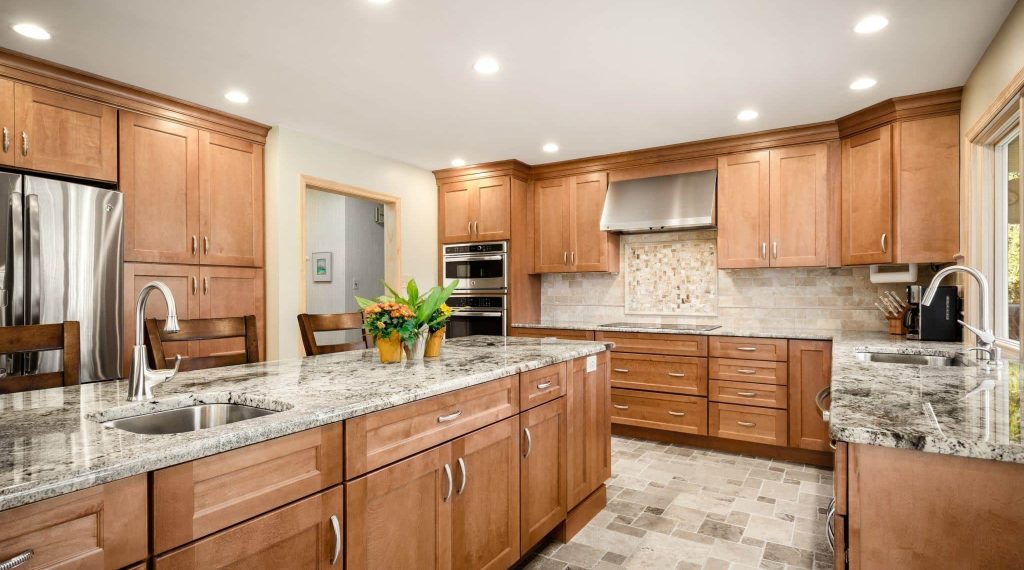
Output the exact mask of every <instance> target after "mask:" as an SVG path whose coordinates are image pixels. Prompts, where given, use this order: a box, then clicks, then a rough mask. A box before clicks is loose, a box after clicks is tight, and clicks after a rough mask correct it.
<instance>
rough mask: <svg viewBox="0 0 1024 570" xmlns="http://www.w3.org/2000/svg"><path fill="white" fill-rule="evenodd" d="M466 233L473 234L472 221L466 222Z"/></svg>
mask: <svg viewBox="0 0 1024 570" xmlns="http://www.w3.org/2000/svg"><path fill="white" fill-rule="evenodd" d="M466 233H467V234H469V235H473V222H466Z"/></svg>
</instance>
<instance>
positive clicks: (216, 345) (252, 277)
mask: <svg viewBox="0 0 1024 570" xmlns="http://www.w3.org/2000/svg"><path fill="white" fill-rule="evenodd" d="M199 275H200V279H199V281H200V287H199V288H200V293H201V295H200V303H199V316H200V318H203V319H216V318H221V317H243V316H245V315H256V323H257V329H258V330H259V339H260V358H261V359H262V358H263V355H264V354H266V346H267V340H266V319H265V318H264V302H265V297H264V282H263V281H264V278H263V270H262V269H252V268H248V267H201V268H200V270H199ZM244 351H245V339H244V338H230V339H217V340H203V341H199V347H198V354H197V355H198V356H211V355H215V354H224V353H231V352H244Z"/></svg>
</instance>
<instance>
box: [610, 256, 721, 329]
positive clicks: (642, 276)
mask: <svg viewBox="0 0 1024 570" xmlns="http://www.w3.org/2000/svg"><path fill="white" fill-rule="evenodd" d="M623 249H624V250H625V252H624V257H625V261H624V263H623V265H624V266H625V273H626V294H625V295H626V296H625V299H626V307H625V312H626V314H631V315H679V316H689V315H694V316H714V315H715V314H717V313H718V274H717V273H718V272H717V271H715V241H714V240H709V239H677V240H672V241H665V242H660V243H644V242H640V243H634V242H631V241H627V243H626V244H625V245H624V246H623Z"/></svg>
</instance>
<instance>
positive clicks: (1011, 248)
mask: <svg viewBox="0 0 1024 570" xmlns="http://www.w3.org/2000/svg"><path fill="white" fill-rule="evenodd" d="M1020 139H1021V136H1020V128H1019V126H1018V128H1015V129H1013V132H1012V134H1010V135H1009V136H1007V137H1005V138H1004V139H1003V140H1002V141H1000V142H999V143H998V144H997V145H996V147H995V151H996V156H995V158H996V160H995V165H996V177H995V191H996V235H995V249H996V251H995V262H996V276H995V277H996V279H995V289H996V290H995V305H996V306H995V309H996V311H995V313H996V322H995V333H996V335H997V336H999V337H1000V338H1003V339H1006V340H1010V341H1015V342H1020V291H1021V290H1020V253H1021V241H1020V239H1021V235H1020V230H1021V201H1020V199H1021V181H1020V171H1021V164H1020V162H1021V149H1020V143H1021V140H1020Z"/></svg>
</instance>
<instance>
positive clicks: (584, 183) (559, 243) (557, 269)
mask: <svg viewBox="0 0 1024 570" xmlns="http://www.w3.org/2000/svg"><path fill="white" fill-rule="evenodd" d="M607 193H608V174H607V173H605V172H594V173H590V174H580V175H577V176H570V177H565V178H555V179H550V180H540V181H537V182H535V183H534V216H535V220H536V235H535V236H534V250H535V262H534V272H535V273H572V272H581V273H582V272H598V271H618V270H619V236H618V234H614V233H610V232H603V231H601V213H602V212H603V211H604V200H605V196H606V195H607Z"/></svg>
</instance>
